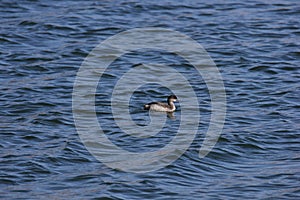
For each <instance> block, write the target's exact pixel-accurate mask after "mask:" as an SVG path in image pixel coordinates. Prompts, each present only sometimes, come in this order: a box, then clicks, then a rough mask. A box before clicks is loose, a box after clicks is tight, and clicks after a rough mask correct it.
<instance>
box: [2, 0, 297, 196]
mask: <svg viewBox="0 0 300 200" xmlns="http://www.w3.org/2000/svg"><path fill="white" fill-rule="evenodd" d="M0 7H1V11H0V12H1V31H0V48H1V49H0V51H1V54H0V58H1V59H0V66H1V68H0V75H1V79H0V81H1V84H0V88H1V89H0V101H1V110H0V122H1V125H0V127H1V142H0V147H1V151H0V160H1V164H0V184H1V187H0V188H1V189H0V198H1V199H40V198H49V199H96V198H99V199H101V198H103V199H104V198H107V199H248V198H255V199H299V198H300V187H299V185H300V139H299V138H300V125H299V121H300V114H299V109H300V103H299V102H300V98H299V97H300V95H299V94H300V85H299V78H300V73H299V71H300V70H299V66H300V50H299V46H300V30H299V27H300V22H299V18H300V4H299V2H298V1H297V0H294V1H293V0H287V1H283V0H275V1H265V0H261V1H225V2H224V1H219V0H212V1H195V2H191V1H181V2H175V1H160V2H143V1H129V2H126V1H96V2H92V1H1V3H0ZM153 26H154V27H161V28H170V29H173V30H176V31H180V32H182V33H183V34H186V35H188V36H190V37H191V38H193V39H194V40H196V41H198V42H199V43H200V44H202V45H203V46H204V48H205V49H206V50H207V51H208V53H209V54H210V56H211V57H212V58H213V60H214V61H215V63H216V64H217V66H218V67H219V70H220V72H221V74H222V77H223V80H224V84H225V88H226V93H227V117H226V123H225V126H224V130H223V133H222V135H221V137H220V138H219V141H218V143H217V144H216V146H215V148H214V149H213V150H212V152H210V153H209V154H208V156H207V157H205V158H203V159H200V158H199V157H198V149H199V148H200V147H201V142H202V141H203V133H205V131H206V130H207V127H208V123H209V119H210V98H209V95H208V92H207V88H206V86H205V84H204V83H203V81H202V80H199V88H198V89H199V94H200V96H199V105H200V111H201V122H202V123H201V124H200V126H199V133H198V135H197V136H196V138H195V140H194V142H193V143H192V145H191V146H190V148H189V149H188V151H187V152H185V154H183V156H182V157H180V158H179V159H178V160H177V161H175V162H174V163H172V164H171V165H169V166H167V167H165V168H162V169H160V170H158V171H154V172H149V173H143V174H135V173H126V172H122V171H118V170H113V169H110V168H108V167H106V166H105V165H103V164H102V163H100V162H99V161H97V160H96V159H95V158H94V157H93V156H92V155H91V154H90V153H89V152H88V151H87V150H86V148H85V146H84V145H83V143H82V142H81V140H80V139H79V136H78V134H77V132H76V130H75V124H74V121H73V115H72V90H73V83H74V81H75V76H76V73H77V71H78V69H79V67H80V65H81V63H82V62H83V60H84V59H85V57H86V56H87V55H88V53H89V52H90V51H91V50H92V49H93V48H94V47H95V46H96V45H98V44H99V43H100V42H101V41H103V40H105V39H107V38H108V37H109V36H113V35H115V34H116V33H120V32H122V31H125V30H128V29H131V28H136V27H153ZM145 60H149V61H151V62H157V63H162V64H167V65H170V66H176V67H177V69H178V70H179V71H180V72H181V73H186V74H190V73H191V71H190V68H189V67H188V66H187V65H185V64H184V63H182V62H183V61H182V60H180V59H179V58H175V57H174V56H172V55H165V54H164V53H162V52H150V53H148V54H147V53H145V54H142V55H141V54H139V53H136V54H134V53H133V54H129V55H128V56H127V57H126V56H125V57H124V59H123V60H122V59H120V60H117V61H116V62H115V63H114V66H118V64H120V65H121V66H122V68H121V71H119V73H120V74H121V73H122V70H128V69H130V67H131V66H132V63H133V64H137V63H143V62H144V61H145ZM120 74H112V76H111V77H107V78H108V79H109V78H111V79H113V78H114V76H116V77H118V76H119V75H120ZM112 85H113V81H112V83H111V85H107V87H104V88H102V89H101V87H100V86H99V88H98V90H97V95H96V103H97V106H98V107H97V112H98V119H99V120H100V119H102V120H103V121H102V125H103V127H104V129H105V131H106V132H107V134H108V135H109V137H110V139H112V140H115V141H114V142H115V143H116V144H120V145H123V147H124V148H127V150H132V151H137V152H139V151H148V150H149V148H156V149H158V148H161V147H163V146H164V144H165V142H166V143H167V142H168V141H169V140H170V138H172V137H174V135H173V131H172V130H173V128H174V127H176V126H178V123H179V120H178V118H176V120H167V124H168V126H169V129H167V131H168V130H169V133H168V132H167V134H166V135H163V134H160V135H157V137H156V139H152V140H150V141H148V142H146V143H145V142H144V143H143V142H136V141H132V140H129V141H126V140H125V139H126V137H125V136H124V135H122V134H121V133H120V132H119V129H117V128H116V127H114V126H111V123H112V122H111V121H112V120H113V119H112V117H111V113H110V109H109V106H107V105H108V103H109V101H107V98H105V95H104V96H102V95H101V94H102V93H103V92H104V93H105V92H107V91H106V90H108V91H109V90H110V89H109V88H110V86H112ZM166 92H168V90H167V89H166V88H160V87H159V86H157V85H156V86H155V85H154V86H153V85H145V86H144V88H141V89H140V90H139V91H137V92H135V93H134V95H133V97H132V100H131V105H132V108H131V109H133V110H132V111H131V112H132V118H133V119H134V120H135V122H137V123H144V122H143V121H142V120H141V118H143V116H144V115H145V112H141V111H139V110H138V109H137V108H139V105H140V104H141V103H143V102H144V101H146V102H148V101H150V100H161V99H162V98H164V97H165V93H166ZM176 114H177V115H180V108H179V111H178V112H177V113H176ZM133 143H134V144H133Z"/></svg>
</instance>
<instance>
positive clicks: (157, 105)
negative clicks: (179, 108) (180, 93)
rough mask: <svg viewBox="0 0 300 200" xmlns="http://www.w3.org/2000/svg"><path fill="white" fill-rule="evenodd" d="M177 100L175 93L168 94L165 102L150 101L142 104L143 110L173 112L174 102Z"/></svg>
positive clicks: (174, 108)
mask: <svg viewBox="0 0 300 200" xmlns="http://www.w3.org/2000/svg"><path fill="white" fill-rule="evenodd" d="M175 101H177V97H176V96H175V95H170V96H169V97H168V100H167V102H168V103H167V104H166V103H162V102H151V103H148V104H145V105H144V109H145V110H150V111H160V112H174V111H175V110H176V107H175V104H174V102H175Z"/></svg>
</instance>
